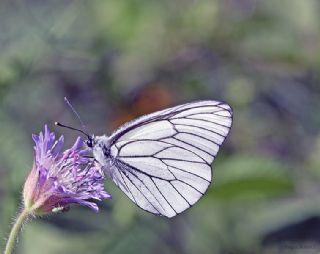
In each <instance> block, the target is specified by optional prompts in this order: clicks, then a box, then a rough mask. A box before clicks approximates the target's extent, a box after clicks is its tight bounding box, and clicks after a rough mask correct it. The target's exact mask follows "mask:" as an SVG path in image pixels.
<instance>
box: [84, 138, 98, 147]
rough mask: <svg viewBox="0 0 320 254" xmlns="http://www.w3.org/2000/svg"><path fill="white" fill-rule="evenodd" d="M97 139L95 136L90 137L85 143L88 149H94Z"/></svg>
mask: <svg viewBox="0 0 320 254" xmlns="http://www.w3.org/2000/svg"><path fill="white" fill-rule="evenodd" d="M96 143H97V142H96V139H95V137H94V135H91V136H90V135H88V138H87V140H86V141H85V144H86V145H87V147H89V148H93V146H94V145H95V144H96Z"/></svg>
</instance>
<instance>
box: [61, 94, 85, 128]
mask: <svg viewBox="0 0 320 254" xmlns="http://www.w3.org/2000/svg"><path fill="white" fill-rule="evenodd" d="M64 101H65V102H66V103H67V105H68V106H69V107H70V109H71V110H72V112H73V113H74V114H75V115H76V117H77V118H78V120H79V122H80V124H81V127H82V129H83V130H85V131H87V128H86V126H85V125H84V123H83V122H82V120H81V118H80V115H79V114H78V112H77V111H76V110H75V109H74V107H73V106H72V105H71V103H70V101H69V100H68V98H67V97H64Z"/></svg>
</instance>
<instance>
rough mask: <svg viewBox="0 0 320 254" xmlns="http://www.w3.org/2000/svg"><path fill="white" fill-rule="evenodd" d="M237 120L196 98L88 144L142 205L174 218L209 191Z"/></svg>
mask: <svg viewBox="0 0 320 254" xmlns="http://www.w3.org/2000/svg"><path fill="white" fill-rule="evenodd" d="M231 124H232V109H231V107H230V106H229V105H227V104H225V103H222V102H218V101H199V102H191V103H187V104H183V105H179V106H176V107H172V108H168V109H164V110H161V111H158V112H155V113H152V114H149V115H145V116H142V117H139V118H137V119H135V120H133V121H131V122H128V123H126V124H124V125H123V126H121V127H120V128H118V129H117V130H116V131H115V132H114V133H113V134H112V135H111V136H105V135H104V136H91V137H89V139H88V140H87V141H86V144H87V145H88V147H89V148H91V149H92V151H93V156H94V159H95V161H96V163H97V165H98V166H100V167H101V169H102V170H103V171H104V172H105V174H106V175H107V176H109V177H110V178H111V179H112V180H113V181H114V182H115V184H116V185H117V186H118V187H119V188H120V189H121V190H122V191H123V192H124V193H125V194H126V195H127V196H128V197H129V198H130V199H131V200H132V201H133V202H134V203H135V204H137V205H138V206H139V207H140V208H142V209H144V210H146V211H148V212H151V213H153V214H156V215H163V216H166V217H169V218H171V217H174V216H176V215H177V214H179V213H181V212H183V211H184V210H186V209H188V208H189V207H191V206H192V205H193V204H195V203H196V202H197V201H198V200H199V199H200V198H201V197H202V196H203V195H204V193H205V192H206V190H207V188H208V186H209V184H210V182H211V179H212V173H211V170H212V169H211V164H212V162H213V160H214V159H215V157H216V155H217V153H218V151H219V147H220V145H221V144H222V143H223V141H224V140H225V138H226V136H227V135H228V133H229V131H230V128H231Z"/></svg>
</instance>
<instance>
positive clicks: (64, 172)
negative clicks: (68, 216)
mask: <svg viewBox="0 0 320 254" xmlns="http://www.w3.org/2000/svg"><path fill="white" fill-rule="evenodd" d="M32 138H33V140H34V142H35V143H36V145H35V159H34V164H33V168H32V171H31V172H30V174H29V176H28V178H27V180H26V183H25V185H24V190H23V197H24V203H25V206H26V208H28V209H30V210H32V211H33V213H34V214H38V215H39V214H40V215H41V214H48V213H51V212H54V211H60V210H61V211H64V210H66V209H68V208H69V205H70V204H80V205H84V206H87V207H89V208H91V209H93V210H94V211H98V210H99V208H98V206H97V204H96V203H94V201H95V200H99V201H101V200H103V199H110V198H111V196H110V195H109V194H108V193H107V192H105V191H104V185H103V182H104V177H103V176H102V175H101V174H100V171H99V169H98V168H97V167H95V166H94V165H93V164H92V163H91V162H90V160H89V159H88V157H86V155H87V150H84V149H82V145H83V142H82V140H81V138H80V137H78V138H77V140H76V142H75V144H74V145H73V146H72V147H71V148H70V149H67V150H65V151H64V152H61V148H62V146H63V143H64V139H63V136H61V137H60V138H59V139H58V140H56V139H55V135H54V133H53V132H50V130H49V128H48V127H47V126H45V130H44V133H42V132H40V134H39V135H33V136H32Z"/></svg>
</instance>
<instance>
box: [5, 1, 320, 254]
mask: <svg viewBox="0 0 320 254" xmlns="http://www.w3.org/2000/svg"><path fill="white" fill-rule="evenodd" d="M319 13H320V2H319V1H317V0H281V1H276V0H268V1H262V0H261V1H258V0H224V1H223V0H220V1H218V0H198V1H197V0H185V1H181V0H180V1H179V0H161V1H159V0H157V1H155V0H148V1H147V0H91V1H86V0H77V1H76V0H55V1H39V0H28V1H27V0H1V2H0V141H1V145H0V204H1V205H0V239H5V238H6V236H7V234H8V231H9V228H10V224H11V222H12V217H13V216H14V215H15V214H16V211H17V207H19V206H20V203H21V190H22V185H23V183H24V179H25V177H26V175H27V174H28V172H29V170H30V169H31V165H32V161H33V142H32V140H31V134H32V133H38V132H39V131H40V130H41V129H42V128H43V125H44V124H45V123H48V124H49V126H50V127H51V128H52V129H53V130H54V131H55V132H56V133H57V134H63V135H65V136H66V139H67V145H70V144H71V143H72V142H73V141H74V139H75V137H76V133H74V132H71V131H69V130H66V129H61V128H58V127H55V126H54V125H53V123H54V121H57V120H59V121H61V122H63V123H66V124H70V125H73V126H80V124H79V122H78V121H77V119H76V118H75V116H74V115H73V114H72V113H71V111H70V109H69V108H68V107H67V106H66V104H65V103H64V101H63V97H64V96H67V97H68V98H69V100H70V101H71V102H72V103H73V105H74V107H75V108H76V109H77V110H78V112H79V114H80V115H81V117H82V120H83V121H84V122H85V123H86V125H87V128H88V129H89V130H90V132H92V133H95V134H103V133H107V134H108V133H110V132H111V131H112V130H113V129H114V128H116V127H117V126H119V125H120V124H122V123H124V122H126V121H128V120H130V119H132V118H135V117H137V116H139V115H141V114H145V113H148V112H153V111H155V110H158V109H162V108H165V107H168V106H171V105H176V104H179V103H183V102H188V101H192V100H198V99H216V100H223V101H227V102H228V103H229V104H230V105H232V107H233V109H234V124H233V128H232V131H231V133H230V136H229V137H228V139H227V141H226V143H225V144H224V146H223V148H222V149H221V151H220V153H219V156H218V158H217V159H216V161H215V163H214V181H213V184H212V185H211V187H210V189H209V191H208V192H207V194H206V195H205V196H204V197H203V198H202V199H201V200H200V201H199V202H198V203H197V204H196V205H195V206H194V207H193V208H191V209H189V210H187V211H186V212H185V213H183V214H182V215H179V216H177V217H176V218H174V219H171V220H168V219H166V218H161V217H155V216H153V215H151V214H149V213H146V212H144V211H142V210H140V209H139V208H138V207H136V206H135V205H134V204H132V203H131V201H130V200H129V199H128V198H127V197H126V196H125V195H124V194H123V193H121V191H120V190H118V189H117V188H116V187H115V185H114V184H113V183H112V182H110V181H107V182H106V189H107V190H108V191H109V192H110V193H111V194H112V195H113V199H112V200H110V201H105V202H102V203H101V204H100V207H101V212H100V213H99V214H95V213H93V212H92V211H90V210H89V209H86V208H82V207H72V209H71V210H70V211H69V212H67V213H61V214H56V215H54V216H50V217H48V218H43V219H39V220H35V221H32V222H31V223H30V224H28V225H27V226H26V227H25V230H24V232H23V234H22V235H21V237H20V241H19V244H18V246H17V248H16V253H21V254H22V253H26V254H31V253H32V254H38V253H41V254H56V253H77V254H82V253H92V254H95V253H99V254H100V253H109V254H111V253H112V254H115V253H117V254H118V253H119V254H120V253H141V254H142V253H146V254H147V253H162V254H166V253H182V254H189V253H203V254H206V253H224V254H229V253H237V254H238V253H320V240H319V239H320V196H319V194H320V186H319V181H320V135H319V126H320V116H319V114H320V86H319V82H320V78H319V71H320V15H319ZM1 243H2V242H1ZM1 246H3V245H1Z"/></svg>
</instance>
